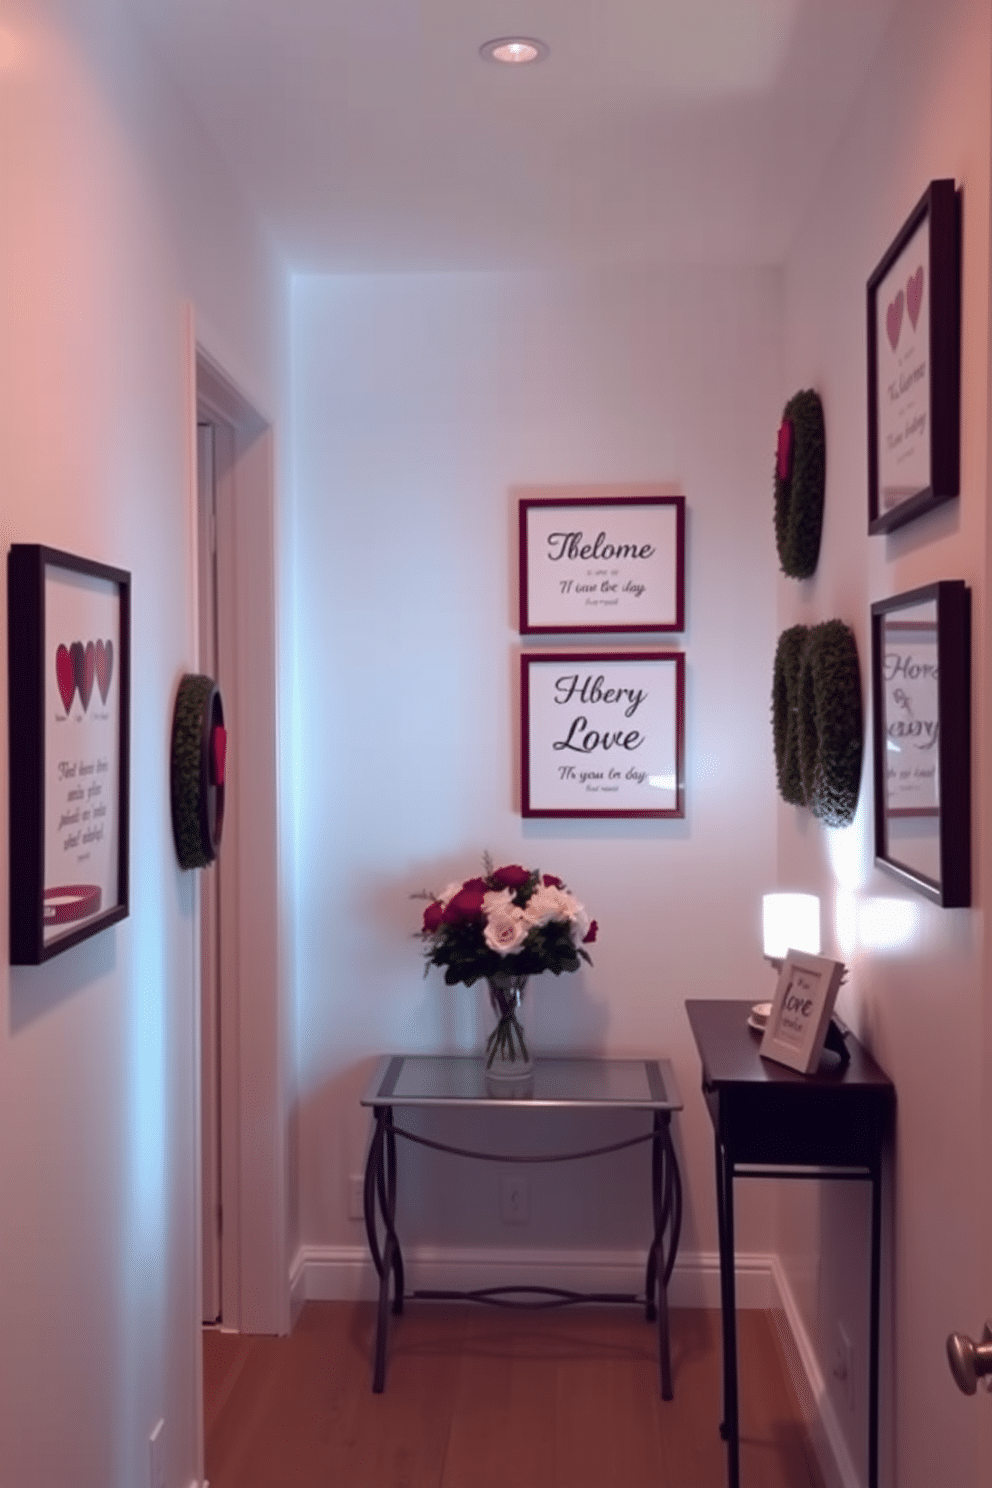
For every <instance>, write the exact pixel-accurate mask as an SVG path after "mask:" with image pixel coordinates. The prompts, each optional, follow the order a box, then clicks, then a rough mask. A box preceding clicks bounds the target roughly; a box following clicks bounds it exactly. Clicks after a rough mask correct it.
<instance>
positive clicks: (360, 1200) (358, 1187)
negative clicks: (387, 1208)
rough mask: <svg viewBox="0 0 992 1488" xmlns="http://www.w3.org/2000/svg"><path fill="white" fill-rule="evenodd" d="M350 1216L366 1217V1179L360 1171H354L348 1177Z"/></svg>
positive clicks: (354, 1217)
mask: <svg viewBox="0 0 992 1488" xmlns="http://www.w3.org/2000/svg"><path fill="white" fill-rule="evenodd" d="M348 1218H349V1219H364V1218H365V1179H364V1178H363V1177H362V1176H361V1174H360V1173H352V1175H351V1177H350V1178H349V1179H348Z"/></svg>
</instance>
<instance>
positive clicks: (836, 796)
mask: <svg viewBox="0 0 992 1488" xmlns="http://www.w3.org/2000/svg"><path fill="white" fill-rule="evenodd" d="M798 745H799V769H800V774H801V776H802V789H803V793H804V795H805V797H806V804H807V806H808V807H809V809H810V811H812V813H813V815H814V816H815V817H818V818H819V820H820V821H822V822H825V823H826V824H827V826H830V827H847V826H850V824H851V822H852V821H853V820H854V813H855V811H856V810H857V806H858V790H859V788H860V784H861V746H862V720H861V673H860V670H859V667H858V648H857V644H856V643H855V639H854V633H853V632H852V631H851V629H850V627H849V626H847V625H845V624H844V622H843V621H842V620H827V621H825V622H824V623H823V624H822V625H814V626H813V628H812V629H811V630H810V632H809V637H808V640H807V643H806V650H805V652H804V655H803V660H802V667H801V669H800V674H799V698H798Z"/></svg>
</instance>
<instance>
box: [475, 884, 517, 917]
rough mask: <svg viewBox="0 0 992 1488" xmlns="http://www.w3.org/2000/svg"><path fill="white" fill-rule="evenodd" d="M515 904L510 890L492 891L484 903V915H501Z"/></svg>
mask: <svg viewBox="0 0 992 1488" xmlns="http://www.w3.org/2000/svg"><path fill="white" fill-rule="evenodd" d="M512 902H513V894H512V893H511V891H510V890H509V889H490V890H489V892H488V893H487V894H486V896H485V898H484V899H483V901H482V913H483V914H484V915H486V916H488V915H491V914H499V913H500V912H501V911H502V910H504V909H508V908H509V906H510V904H511V903H512Z"/></svg>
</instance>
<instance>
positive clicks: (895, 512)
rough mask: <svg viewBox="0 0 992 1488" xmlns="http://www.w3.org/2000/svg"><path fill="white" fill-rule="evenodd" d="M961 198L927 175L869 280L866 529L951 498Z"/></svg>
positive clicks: (955, 472)
mask: <svg viewBox="0 0 992 1488" xmlns="http://www.w3.org/2000/svg"><path fill="white" fill-rule="evenodd" d="M960 210H961V208H960V198H959V195H958V192H957V191H956V189H955V186H954V182H953V181H948V180H944V181H931V182H930V185H929V186H928V188H927V190H926V191H925V192H924V194H923V196H922V197H921V199H920V201H919V202H918V203H917V205H916V207H915V208H914V209H913V211H912V212H911V213H910V215H909V217H908V218H907V220H906V222H905V223H904V224H903V227H902V229H901V231H900V233H899V236H898V237H897V238H896V240H895V242H894V243H893V244H892V246H891V247H890V248H889V250H888V252H887V253H886V254H885V257H884V258H883V259H882V261H881V263H880V264H879V265H878V267H877V268H876V269H875V272H874V273H873V274H872V276H871V278H870V279H869V280H868V531H869V532H870V533H878V532H891V531H892V529H893V528H895V527H901V526H902V525H903V523H904V522H910V521H912V520H913V519H914V518H915V517H919V516H922V515H923V513H924V512H928V511H931V510H932V509H933V508H934V507H936V506H940V505H941V504H942V503H943V502H945V501H950V500H952V499H953V498H954V497H955V496H957V494H958V486H959V466H960V442H961V441H960V427H959V426H960V417H961V415H960V405H961V230H960Z"/></svg>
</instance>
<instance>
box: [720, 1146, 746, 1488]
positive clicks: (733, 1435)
mask: <svg viewBox="0 0 992 1488" xmlns="http://www.w3.org/2000/svg"><path fill="white" fill-rule="evenodd" d="M716 1209H717V1230H718V1234H719V1244H720V1312H721V1319H722V1323H723V1421H722V1422H721V1425H720V1435H721V1436H722V1437H723V1439H724V1441H725V1442H726V1443H727V1488H740V1426H739V1421H738V1411H737V1295H736V1286H735V1277H734V1167H733V1162H732V1161H731V1159H730V1158H729V1157H728V1156H727V1154H726V1152H725V1150H724V1148H723V1144H722V1143H721V1141H720V1139H719V1137H717V1138H716Z"/></svg>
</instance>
